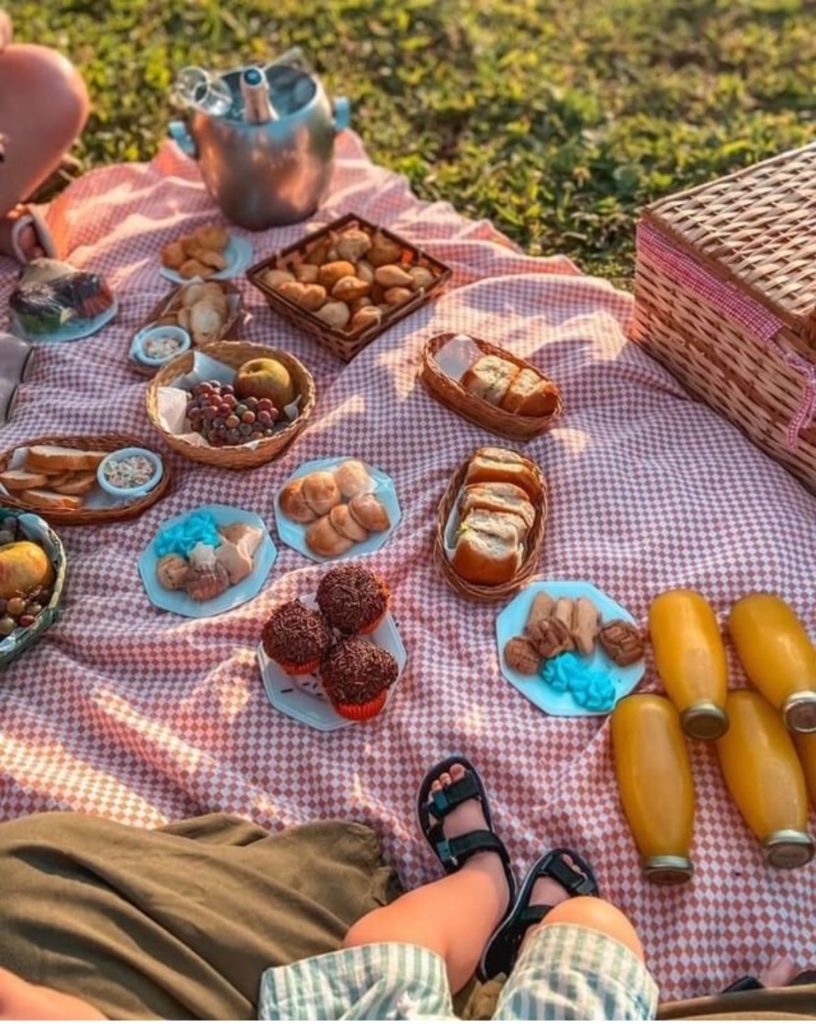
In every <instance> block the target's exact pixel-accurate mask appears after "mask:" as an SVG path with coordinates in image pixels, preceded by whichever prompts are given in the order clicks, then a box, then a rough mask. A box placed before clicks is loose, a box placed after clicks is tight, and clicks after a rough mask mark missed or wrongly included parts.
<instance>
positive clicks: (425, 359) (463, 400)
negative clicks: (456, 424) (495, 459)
mask: <svg viewBox="0 0 816 1024" xmlns="http://www.w3.org/2000/svg"><path fill="white" fill-rule="evenodd" d="M454 337H456V335H455V334H454V333H453V332H451V331H448V332H446V333H444V334H437V335H435V336H434V337H433V338H431V339H430V340H429V341H428V343H427V344H426V345H425V348H424V349H423V352H422V366H421V368H420V371H419V375H420V380H421V381H422V383H423V384H424V385H425V388H426V389H427V391H428V393H429V394H431V395H433V397H434V398H436V399H437V401H439V402H441V403H442V404H443V405H447V406H448V408H449V409H453V411H454V412H456V413H458V414H459V415H460V416H464V418H465V419H466V420H470V422H471V423H475V424H476V425H477V426H479V427H484V428H485V430H490V431H491V432H492V433H494V434H498V435H499V436H500V437H507V438H510V439H511V440H513V441H529V440H530V439H531V438H533V437H538V436H539V434H543V433H544V432H545V431H547V430H549V429H550V427H552V426H553V424H554V423H555V422H556V420H558V418H559V417H560V416H561V415H562V413H563V411H564V407H563V403H562V401H561V395H560V393H558V394H557V396H556V406H555V409H554V410H553V411H552V412H551V413H549V414H548V415H547V416H520V415H518V414H517V413H513V412H507V410H506V409H501V408H499V406H497V405H493V404H492V403H490V402H488V401H486V400H485V399H484V398H480V397H479V396H478V395H472V394H471V393H470V392H469V391H466V390H465V388H463V387H462V385H461V384H460V383H459V381H458V380H454V379H453V378H452V377H449V376H448V374H447V373H445V372H444V371H443V370H442V368H441V367H440V366H439V364H438V363H437V361H436V356H437V353H438V352H439V350H440V349H441V348H444V346H445V345H446V344H447V343H448V342H449V341H450V340H451V339H452V338H454ZM472 340H473V342H474V343H475V345H476V346H477V347H478V348H479V349H481V351H482V352H483V354H484V355H488V356H499V357H500V358H501V359H505V360H507V361H508V362H511V363H515V365H516V366H517V367H518V368H519V369H520V370H524V369H527V370H532V371H533V373H536V374H538V375H539V376H540V377H541V376H543V374H542V373H541V372H540V371H539V370H538V369H536V367H535V366H533V364H532V363H528V362H527V360H526V359H522V358H521V357H520V356H517V355H514V354H513V353H512V352H509V351H508V350H507V349H504V348H499V347H498V345H491V344H490V342H489V341H483V340H482V339H481V338H473V339H472Z"/></svg>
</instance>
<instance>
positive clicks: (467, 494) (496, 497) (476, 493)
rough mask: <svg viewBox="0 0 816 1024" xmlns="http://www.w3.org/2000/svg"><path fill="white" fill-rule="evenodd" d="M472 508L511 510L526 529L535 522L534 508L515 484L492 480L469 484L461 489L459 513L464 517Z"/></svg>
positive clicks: (493, 510) (525, 493) (492, 510)
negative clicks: (490, 481) (523, 523)
mask: <svg viewBox="0 0 816 1024" xmlns="http://www.w3.org/2000/svg"><path fill="white" fill-rule="evenodd" d="M474 509H485V510H486V511H488V512H511V513H512V514H513V515H515V516H519V517H520V518H521V519H523V520H524V522H525V524H526V526H527V529H528V530H529V529H532V526H533V523H534V522H535V509H534V508H533V506H532V505H531V504H530V499H529V498H528V497H527V492H526V491H524V490H522V489H521V487H517V486H516V485H515V484H508V483H500V482H492V483H484V484H470V485H468V486H467V487H464V488H463V489H462V497H461V499H460V501H459V514H460V516H461V518H462V519H464V518H465V517H466V516H467V515H468V513H469V512H472V511H473V510H474Z"/></svg>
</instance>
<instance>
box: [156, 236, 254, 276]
mask: <svg viewBox="0 0 816 1024" xmlns="http://www.w3.org/2000/svg"><path fill="white" fill-rule="evenodd" d="M224 259H225V260H226V261H227V265H226V267H224V269H223V270H219V271H218V272H217V273H215V274H210V276H209V277H208V278H207V280H208V281H227V280H229V278H231V277H238V276H239V275H240V274H243V272H244V271H245V270H246V268H247V267H248V266H249V265H250V263H251V262H252V242H250V240H249V239H248V238H242V237H241V236H240V235H230V238H229V241H228V242H227V247H226V249H225V250H224ZM159 273H160V274H161V275H162V277H166V278H167V280H168V281H175V283H176V284H190V282H191V281H196V280H199V279H198V278H195V277H182V276H181V274H180V273H179V272H178V271H177V270H171V269H170V267H165V266H161V267H160V268H159Z"/></svg>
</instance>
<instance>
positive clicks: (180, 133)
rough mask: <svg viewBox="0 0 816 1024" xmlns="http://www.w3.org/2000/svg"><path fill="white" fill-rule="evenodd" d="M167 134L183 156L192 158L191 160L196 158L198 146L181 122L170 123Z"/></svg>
mask: <svg viewBox="0 0 816 1024" xmlns="http://www.w3.org/2000/svg"><path fill="white" fill-rule="evenodd" d="M167 134H168V135H169V136H170V138H171V139H172V140H173V141H174V142H175V144H176V145H177V146H178V148H179V149H180V150H181V151H182V153H184V155H185V156H189V157H192V158H193V160H195V159H196V158H197V157H198V146H197V145H196V144H195V141H194V140H193V137H192V135H190V132H189V131H188V130H187V125H186V124H185V123H184V122H183V121H171V122H170V124H168V126H167Z"/></svg>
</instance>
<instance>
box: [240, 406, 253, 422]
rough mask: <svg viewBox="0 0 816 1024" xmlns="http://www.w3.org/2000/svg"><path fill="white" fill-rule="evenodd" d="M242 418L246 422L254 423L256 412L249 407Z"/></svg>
mask: <svg viewBox="0 0 816 1024" xmlns="http://www.w3.org/2000/svg"><path fill="white" fill-rule="evenodd" d="M241 420H242V422H244V423H254V422H255V413H254V412H253V411H252V410H251V409H247V411H246V412H245V413H244V415H243V416H242V417H241Z"/></svg>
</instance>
